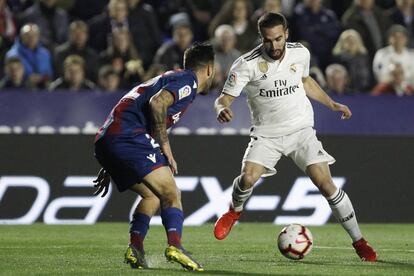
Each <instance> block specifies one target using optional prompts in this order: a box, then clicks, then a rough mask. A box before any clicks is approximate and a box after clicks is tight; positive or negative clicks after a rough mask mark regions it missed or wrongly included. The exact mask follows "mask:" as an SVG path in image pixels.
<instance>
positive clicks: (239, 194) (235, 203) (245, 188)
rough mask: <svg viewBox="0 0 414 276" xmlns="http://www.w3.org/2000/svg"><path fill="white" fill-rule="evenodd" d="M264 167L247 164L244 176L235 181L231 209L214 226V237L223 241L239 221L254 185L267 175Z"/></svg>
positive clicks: (245, 164)
mask: <svg viewBox="0 0 414 276" xmlns="http://www.w3.org/2000/svg"><path fill="white" fill-rule="evenodd" d="M265 171H266V169H265V167H263V166H262V165H259V164H257V163H253V162H245V163H244V166H243V171H242V174H241V175H239V176H238V177H236V178H235V179H234V181H233V193H232V203H231V206H230V209H229V210H228V211H227V212H226V213H224V214H223V215H222V216H221V217H220V218H219V219H218V220H217V221H216V224H215V226H214V236H215V237H216V238H217V239H218V240H222V239H224V238H226V237H227V235H228V234H229V233H230V231H231V228H232V227H233V225H234V224H235V223H236V222H237V221H238V220H239V218H240V215H241V212H242V211H243V205H244V203H245V202H246V201H247V199H249V197H250V196H251V194H252V192H253V185H254V184H255V183H256V182H257V181H258V180H259V178H260V177H261V176H262V175H263V174H264V173H265Z"/></svg>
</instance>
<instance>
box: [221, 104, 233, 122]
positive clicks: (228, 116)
mask: <svg viewBox="0 0 414 276" xmlns="http://www.w3.org/2000/svg"><path fill="white" fill-rule="evenodd" d="M232 119H233V111H231V109H230V108H228V107H225V108H223V109H222V110H220V112H219V114H218V115H217V121H219V122H220V123H228V122H230V121H231V120H232Z"/></svg>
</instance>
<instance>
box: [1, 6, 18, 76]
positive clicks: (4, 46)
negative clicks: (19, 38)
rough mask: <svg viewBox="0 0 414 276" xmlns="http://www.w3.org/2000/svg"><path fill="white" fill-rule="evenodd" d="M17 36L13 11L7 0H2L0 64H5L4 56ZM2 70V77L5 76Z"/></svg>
mask: <svg viewBox="0 0 414 276" xmlns="http://www.w3.org/2000/svg"><path fill="white" fill-rule="evenodd" d="M15 36H16V26H15V24H14V18H13V13H12V12H11V11H10V9H9V7H8V6H7V3H6V0H0V64H4V56H5V54H6V52H7V51H8V50H9V49H10V47H11V45H13V42H14V38H15ZM2 71H3V70H0V78H1V76H3V72H2Z"/></svg>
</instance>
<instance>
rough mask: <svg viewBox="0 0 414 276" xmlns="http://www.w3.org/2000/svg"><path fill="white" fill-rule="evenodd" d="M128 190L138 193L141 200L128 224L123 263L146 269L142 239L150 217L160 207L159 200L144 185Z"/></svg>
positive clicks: (134, 186)
mask: <svg viewBox="0 0 414 276" xmlns="http://www.w3.org/2000/svg"><path fill="white" fill-rule="evenodd" d="M130 190H132V191H134V192H136V193H138V194H139V195H140V196H141V198H142V199H141V200H140V202H139V203H138V205H137V207H136V209H135V212H134V214H133V216H132V220H131V222H130V223H129V226H130V227H129V235H130V243H129V248H128V250H127V252H126V254H125V261H126V262H127V263H129V264H130V265H131V267H133V268H147V267H148V265H147V262H146V260H145V250H144V239H145V236H146V235H147V232H148V228H149V223H150V220H151V217H152V216H153V215H154V214H155V212H156V211H157V210H158V208H159V207H160V200H159V199H158V197H157V196H156V195H155V194H154V193H153V192H151V190H150V189H148V187H147V186H145V185H144V184H135V185H133V186H132V187H131V188H130Z"/></svg>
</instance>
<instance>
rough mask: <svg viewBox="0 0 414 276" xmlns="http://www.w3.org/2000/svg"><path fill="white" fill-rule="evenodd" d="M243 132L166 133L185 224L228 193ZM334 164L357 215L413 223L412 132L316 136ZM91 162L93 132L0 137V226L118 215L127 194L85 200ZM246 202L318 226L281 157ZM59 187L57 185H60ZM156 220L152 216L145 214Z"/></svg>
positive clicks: (253, 210) (211, 214)
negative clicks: (274, 171) (399, 135)
mask: <svg viewBox="0 0 414 276" xmlns="http://www.w3.org/2000/svg"><path fill="white" fill-rule="evenodd" d="M248 139H249V138H248V137H245V136H173V137H171V142H172V147H173V152H174V154H175V157H176V160H177V162H178V167H179V172H180V175H179V176H178V177H177V182H178V185H179V186H180V187H181V189H182V191H183V192H182V198H183V205H184V208H185V214H186V223H187V224H201V223H204V222H212V221H214V220H215V219H216V216H217V214H220V213H221V212H223V211H224V210H225V209H226V208H227V206H228V202H227V200H229V199H230V191H231V189H230V186H231V184H232V181H233V178H234V177H235V176H236V175H238V173H239V171H240V161H241V158H242V156H243V153H244V150H245V147H246V145H247V143H248ZM321 140H322V142H323V143H324V147H325V149H326V150H327V151H328V152H329V153H330V154H332V155H333V156H334V157H335V158H336V160H337V162H336V163H335V164H334V165H333V166H331V170H332V175H333V176H334V179H335V182H336V183H337V184H338V185H343V188H344V190H346V191H347V193H348V194H349V196H350V198H351V199H352V202H353V204H354V207H355V209H356V211H357V216H358V220H359V221H361V222H411V223H412V222H414V216H413V214H414V205H413V204H412V200H411V198H412V196H413V195H414V185H413V182H414V170H413V164H414V139H413V138H410V137H405V138H396V137H353V136H344V137H336V136H329V137H323V138H322V139H321ZM98 169H99V166H98V164H97V163H96V161H95V159H94V157H93V137H92V136H83V135H73V136H72V135H65V136H62V135H0V223H32V222H34V221H43V222H46V223H94V222H95V221H97V220H99V221H126V220H128V217H129V215H130V210H131V209H132V207H133V205H134V203H135V202H136V197H135V196H134V195H133V194H132V193H129V192H126V193H123V194H119V193H118V192H117V191H116V190H113V191H112V193H111V194H110V195H109V197H108V198H107V201H105V199H101V198H93V197H91V196H92V193H93V188H92V183H91V179H92V178H93V177H94V175H95V174H96V172H97V171H98ZM276 169H277V170H278V174H277V175H276V176H273V177H270V178H267V179H265V180H264V181H263V182H262V183H260V184H259V185H258V186H257V187H256V189H255V191H254V197H252V198H251V199H250V201H248V202H247V205H246V207H247V208H246V212H245V214H244V215H243V221H260V222H275V223H280V224H286V223H289V222H302V223H305V224H308V225H309V224H324V223H325V222H326V221H328V220H330V221H333V218H332V217H331V216H330V212H329V207H328V205H327V203H326V202H325V201H324V200H323V198H321V197H320V196H319V195H318V192H317V191H316V190H315V188H313V186H312V185H311V184H310V182H309V180H308V178H307V177H305V176H304V174H303V173H302V172H301V171H300V170H299V169H298V168H296V166H295V165H294V164H293V162H292V161H291V160H289V159H288V158H284V159H282V160H281V161H280V162H279V164H278V165H277V167H276ZM64 185H65V186H64ZM154 222H155V223H159V222H160V221H159V217H155V218H154Z"/></svg>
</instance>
